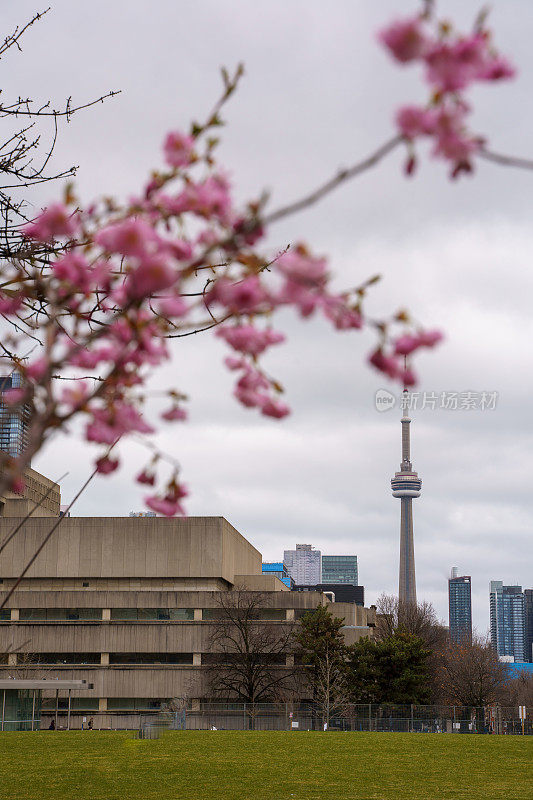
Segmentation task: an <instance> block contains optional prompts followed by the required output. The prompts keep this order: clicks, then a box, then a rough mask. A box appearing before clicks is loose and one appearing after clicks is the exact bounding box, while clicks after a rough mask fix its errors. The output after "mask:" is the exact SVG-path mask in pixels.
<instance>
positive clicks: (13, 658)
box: [7, 653, 17, 667]
mask: <svg viewBox="0 0 533 800" xmlns="http://www.w3.org/2000/svg"><path fill="white" fill-rule="evenodd" d="M7 666H8V667H16V666H17V654H16V653H8V655H7Z"/></svg>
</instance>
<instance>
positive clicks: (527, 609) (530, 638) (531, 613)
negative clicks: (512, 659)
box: [524, 589, 533, 662]
mask: <svg viewBox="0 0 533 800" xmlns="http://www.w3.org/2000/svg"><path fill="white" fill-rule="evenodd" d="M524 614H525V618H526V652H525V657H526V661H530V662H531V661H533V589H524Z"/></svg>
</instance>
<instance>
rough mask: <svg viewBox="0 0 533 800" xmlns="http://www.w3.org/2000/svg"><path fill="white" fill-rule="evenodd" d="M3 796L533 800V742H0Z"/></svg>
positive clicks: (89, 736) (79, 738) (235, 737)
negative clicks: (480, 799) (481, 799)
mask: <svg viewBox="0 0 533 800" xmlns="http://www.w3.org/2000/svg"><path fill="white" fill-rule="evenodd" d="M0 798H1V800H76V798H79V799H80V800H93V799H94V800H134V799H135V800H178V798H179V800H211V798H217V800H440V798H449V800H462V798H465V800H466V798H468V800H478V799H479V798H483V800H500V798H501V800H503V799H504V798H505V800H518V798H520V800H531V799H532V798H533V737H528V736H526V737H523V738H522V737H518V736H513V737H511V736H479V735H465V736H461V735H446V734H443V735H438V734H404V733H325V734H324V733H307V732H300V733H288V732H240V731H236V732H230V731H216V732H215V731H213V732H211V731H184V732H180V731H176V732H168V733H165V734H163V735H162V737H161V739H159V740H155V741H154V740H137V739H134V738H133V734H130V733H120V732H119V733H114V732H97V731H86V732H81V731H75V732H70V733H66V732H65V733H63V732H55V733H54V732H51V731H50V732H48V731H43V732H41V733H4V734H2V735H0Z"/></svg>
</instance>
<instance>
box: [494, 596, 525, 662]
mask: <svg viewBox="0 0 533 800" xmlns="http://www.w3.org/2000/svg"><path fill="white" fill-rule="evenodd" d="M490 639H491V642H492V646H493V648H494V649H495V650H496V652H497V653H498V655H499V656H511V657H512V658H513V659H514V660H515V661H526V660H527V658H526V626H525V613H524V593H523V592H522V587H521V586H504V584H503V581H491V582H490Z"/></svg>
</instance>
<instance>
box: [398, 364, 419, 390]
mask: <svg viewBox="0 0 533 800" xmlns="http://www.w3.org/2000/svg"><path fill="white" fill-rule="evenodd" d="M398 378H399V380H400V381H401V383H403V385H404V386H416V384H417V382H418V380H417V377H416V375H415V373H414V372H413V370H412V369H411V368H410V367H407V368H405V369H401V370H400V372H399V374H398Z"/></svg>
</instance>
